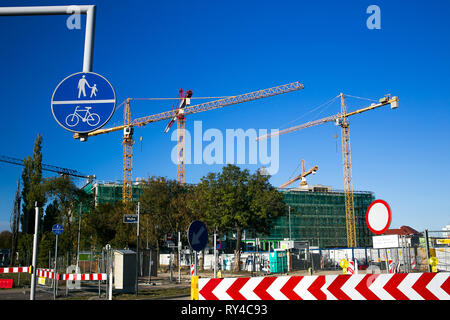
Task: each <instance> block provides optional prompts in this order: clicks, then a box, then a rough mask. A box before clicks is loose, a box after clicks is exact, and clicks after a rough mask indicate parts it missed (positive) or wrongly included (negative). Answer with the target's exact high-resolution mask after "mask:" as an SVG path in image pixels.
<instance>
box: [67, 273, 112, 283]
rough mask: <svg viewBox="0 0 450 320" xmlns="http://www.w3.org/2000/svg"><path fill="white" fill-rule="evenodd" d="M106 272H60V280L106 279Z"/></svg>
mask: <svg viewBox="0 0 450 320" xmlns="http://www.w3.org/2000/svg"><path fill="white" fill-rule="evenodd" d="M107 279H108V277H107V274H106V273H69V274H62V275H61V280H71V281H76V280H81V281H89V280H97V281H102V280H107Z"/></svg>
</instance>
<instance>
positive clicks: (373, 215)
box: [366, 199, 392, 234]
mask: <svg viewBox="0 0 450 320" xmlns="http://www.w3.org/2000/svg"><path fill="white" fill-rule="evenodd" d="M391 218H392V215H391V208H389V205H388V204H387V202H386V201H384V200H381V199H378V200H375V201H373V202H372V203H371V204H370V206H369V207H368V208H367V212H366V222H367V227H368V228H369V230H370V231H372V232H373V233H375V234H383V233H384V232H385V231H386V230H387V229H388V228H389V225H390V224H391Z"/></svg>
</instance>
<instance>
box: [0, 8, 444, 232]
mask: <svg viewBox="0 0 450 320" xmlns="http://www.w3.org/2000/svg"><path fill="white" fill-rule="evenodd" d="M67 4H72V3H69V2H67V1H33V2H32V3H31V2H30V1H2V5H3V6H24V5H67ZM89 4H96V5H97V21H96V33H95V49H94V64H93V71H94V72H96V73H99V74H101V75H103V76H105V77H106V78H107V79H108V80H109V81H110V82H111V83H112V85H113V86H114V88H115V91H116V97H117V101H118V102H119V103H120V102H122V101H123V100H125V99H126V98H127V97H175V96H177V93H178V89H179V88H181V87H182V88H185V89H192V90H193V91H194V96H197V97H199V96H202V97H205V96H227V95H235V94H240V93H246V92H250V91H255V90H259V89H265V88H269V87H273V86H277V85H282V84H286V83H290V82H294V81H300V82H301V83H303V84H304V85H305V89H304V90H300V91H297V92H294V93H288V94H284V95H280V96H277V97H272V98H267V99H262V100H258V101H254V102H249V103H245V104H240V105H235V106H230V107H226V108H223V109H219V110H214V111H209V112H204V113H199V114H196V115H192V116H189V117H188V119H187V124H186V128H187V129H188V130H192V131H193V125H194V121H202V126H203V130H204V131H205V130H207V129H209V128H215V129H219V130H221V131H223V132H225V130H226V129H238V128H242V129H244V130H247V129H250V128H254V129H277V128H279V129H282V128H285V127H287V126H289V125H295V124H301V123H303V122H306V121H309V120H313V119H314V117H311V116H313V115H314V114H312V115H308V116H305V117H303V118H301V119H299V120H298V121H294V122H291V121H292V120H294V119H297V118H299V117H302V116H303V115H305V114H306V113H307V112H308V111H310V110H312V109H314V108H315V107H317V106H318V105H320V104H322V103H324V102H326V101H328V100H330V99H331V98H333V97H335V96H336V95H338V94H339V93H340V92H344V93H346V94H350V95H354V96H360V97H367V98H374V99H377V98H380V97H382V96H384V95H385V94H387V93H391V94H392V95H397V96H399V98H400V107H399V108H398V109H396V110H390V108H389V107H384V108H380V109H377V110H375V111H371V112H367V113H364V114H361V115H358V116H355V117H353V118H351V119H350V123H351V126H350V136H351V147H352V165H353V185H354V190H365V191H373V192H374V193H375V196H376V198H378V199H384V200H386V201H387V202H388V203H389V204H390V206H391V209H392V215H393V217H392V223H391V227H392V228H398V227H400V226H401V225H409V226H411V227H413V228H415V229H417V230H423V229H425V228H428V229H430V230H431V229H433V230H437V229H441V228H442V227H444V226H445V225H446V224H450V206H449V203H448V201H446V200H447V198H448V196H449V195H450V184H449V183H448V181H449V180H450V171H449V170H448V163H450V150H449V142H448V141H449V138H450V131H449V129H448V125H447V123H448V119H449V118H450V109H449V103H450V90H448V88H449V85H450V81H449V78H448V75H449V74H450V72H449V71H450V59H449V57H450V42H449V41H448V40H449V31H450V21H449V19H448V16H449V15H450V4H449V3H448V2H447V1H438V0H434V1H414V2H412V1H363V0H355V1H345V2H336V1H320V2H314V1H298V0H297V1H279V2H276V3H275V2H273V1H262V0H260V1H226V2H218V1H188V2H186V1H138V0H131V1H126V2H125V1H123V2H119V1H112V0H108V1H106V0H102V1H90V2H89ZM372 4H376V5H378V6H379V7H380V9H381V29H380V30H369V29H368V28H367V27H366V20H367V19H368V17H369V16H370V14H367V13H366V9H367V7H368V6H369V5H372ZM66 20H67V16H41V17H0V41H1V42H0V43H1V50H0V68H1V70H2V73H1V74H2V76H1V77H0V94H1V97H2V99H1V103H0V109H1V111H2V113H3V121H1V125H0V129H1V132H2V134H3V139H1V141H0V145H1V150H2V151H1V153H0V154H2V155H6V156H11V157H16V158H24V157H26V156H28V155H31V154H32V149H33V144H34V140H35V138H36V136H37V134H38V133H41V134H42V135H43V162H44V163H46V164H51V165H56V166H60V167H66V168H72V169H76V170H78V171H80V172H83V173H86V174H95V175H97V177H98V179H99V180H106V181H114V180H121V179H122V145H121V143H122V136H121V135H122V133H121V132H116V133H110V134H106V135H103V136H97V137H93V138H90V139H89V140H88V141H87V142H85V143H81V142H79V141H77V140H74V139H73V138H72V134H71V133H70V132H69V131H66V130H64V129H63V128H61V127H60V126H59V125H58V124H57V122H56V121H55V119H54V118H53V116H52V113H51V108H50V99H51V96H52V93H53V90H54V89H55V87H56V86H57V85H58V83H59V82H60V81H61V80H62V79H64V78H65V77H66V76H68V75H70V74H73V73H76V72H80V71H82V70H81V69H82V56H83V44H84V21H85V17H84V16H83V17H82V21H81V22H82V23H81V29H80V30H69V29H68V28H67V27H66ZM194 102H196V101H194ZM347 102H348V108H349V109H350V110H354V109H356V108H358V107H363V106H367V105H368V103H369V102H368V101H364V100H359V99H348V101H347ZM171 108H172V102H171V101H152V102H143V101H138V102H133V104H132V106H131V110H132V118H136V117H140V116H145V115H150V114H153V113H158V112H161V111H165V110H169V109H171ZM338 112H339V104H338V103H335V104H333V105H331V106H330V107H329V108H327V109H326V110H324V111H323V113H322V114H320V115H319V117H323V116H328V115H332V114H335V113H338ZM122 121H123V108H119V109H118V110H117V111H116V113H115V114H114V115H113V117H112V118H111V120H110V122H109V123H108V124H107V125H106V127H109V126H113V125H119V124H121V123H122ZM289 122H291V123H289ZM166 123H167V121H162V122H159V123H155V124H151V125H148V126H146V127H144V128H136V130H135V141H136V144H135V147H134V158H133V160H134V162H133V177H134V178H136V177H144V178H145V177H147V176H152V175H161V176H166V177H168V178H172V179H175V178H176V165H175V164H173V163H172V161H171V151H172V149H173V148H174V146H175V142H174V141H171V139H170V135H169V134H164V133H163V130H164V127H165V126H166ZM335 134H338V136H339V137H340V132H339V130H338V129H337V128H336V127H335V126H334V125H333V124H326V125H321V126H317V127H313V128H308V129H305V130H303V131H299V132H295V133H290V134H286V135H283V136H280V140H279V143H280V146H279V147H280V154H279V158H280V164H279V165H280V169H279V171H278V173H277V174H276V175H274V176H273V177H272V178H271V182H272V183H273V184H274V185H276V186H278V185H280V184H282V183H283V182H285V181H287V180H288V179H289V178H290V177H291V175H292V173H293V171H294V169H295V168H297V166H298V164H299V162H300V161H301V159H302V158H303V159H305V161H306V166H307V167H308V168H309V167H311V166H313V165H318V166H319V172H318V174H316V175H315V176H313V177H310V178H309V179H308V181H309V183H310V184H316V183H317V184H323V185H330V186H332V187H333V188H335V189H343V188H344V181H343V170H342V155H341V145H340V138H338V141H336V139H335V138H334V135H335ZM141 136H142V139H143V141H142V151H141V143H140V141H139V138H140V137H141ZM220 167H221V166H220V165H205V164H203V165H188V166H187V167H186V181H187V182H190V183H196V182H198V181H199V179H200V178H201V177H202V176H203V175H205V174H207V173H208V172H210V171H218V170H220ZM244 167H246V168H249V169H250V170H252V171H253V170H256V169H257V168H258V167H259V165H247V166H244ZM21 170H22V168H21V167H19V166H13V165H9V164H4V163H0V230H4V229H8V228H9V218H10V214H11V211H12V205H13V199H14V194H15V190H16V185H17V180H18V178H19V177H20V174H21ZM46 175H47V176H48V174H46Z"/></svg>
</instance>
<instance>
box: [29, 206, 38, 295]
mask: <svg viewBox="0 0 450 320" xmlns="http://www.w3.org/2000/svg"><path fill="white" fill-rule="evenodd" d="M34 206H35V218H34V238H33V261H32V264H31V290H30V300H34V294H35V291H36V266H37V255H38V230H39V208H38V206H37V201H36V202H35V203H34Z"/></svg>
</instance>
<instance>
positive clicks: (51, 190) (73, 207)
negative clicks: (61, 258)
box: [43, 176, 93, 251]
mask: <svg viewBox="0 0 450 320" xmlns="http://www.w3.org/2000/svg"><path fill="white" fill-rule="evenodd" d="M43 190H44V191H45V194H46V195H47V196H48V198H49V199H51V200H53V202H52V206H54V208H53V209H51V211H50V213H52V214H53V210H57V212H58V216H57V217H56V218H55V217H49V219H50V220H52V221H54V222H59V223H61V224H63V226H64V232H63V234H62V235H61V236H60V237H59V238H58V239H60V240H61V242H60V244H61V245H60V244H59V243H58V246H59V247H60V248H61V249H62V250H64V249H65V250H69V251H72V250H73V249H74V248H76V247H77V242H76V241H78V240H75V239H78V237H77V233H78V223H77V222H79V219H80V214H81V213H80V211H81V212H83V210H84V211H85V212H86V211H89V210H90V209H91V208H92V206H93V199H92V195H88V194H87V193H86V192H85V191H84V190H80V189H78V188H77V187H76V186H75V184H74V182H73V180H72V178H71V177H69V176H59V177H51V178H47V179H45V180H44V183H43ZM74 224H75V225H74Z"/></svg>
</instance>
